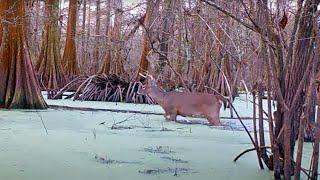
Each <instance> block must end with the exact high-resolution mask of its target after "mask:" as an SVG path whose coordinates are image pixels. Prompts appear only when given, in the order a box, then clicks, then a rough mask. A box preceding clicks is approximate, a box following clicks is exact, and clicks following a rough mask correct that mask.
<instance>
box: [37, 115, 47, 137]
mask: <svg viewBox="0 0 320 180" xmlns="http://www.w3.org/2000/svg"><path fill="white" fill-rule="evenodd" d="M38 116H39V117H40V119H41V123H42V126H43V128H44V129H45V131H46V134H47V135H49V133H48V129H47V127H46V125H45V124H44V121H43V119H42V116H41V115H40V114H38Z"/></svg>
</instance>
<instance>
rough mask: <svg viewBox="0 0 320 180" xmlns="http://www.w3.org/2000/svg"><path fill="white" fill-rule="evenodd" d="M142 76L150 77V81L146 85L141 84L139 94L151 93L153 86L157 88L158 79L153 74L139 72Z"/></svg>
mask: <svg viewBox="0 0 320 180" xmlns="http://www.w3.org/2000/svg"><path fill="white" fill-rule="evenodd" d="M139 75H140V76H142V77H144V78H147V79H148V83H147V84H145V85H141V86H140V88H139V89H138V92H137V93H138V94H142V95H147V94H150V93H151V91H152V88H156V87H157V84H156V80H155V79H154V78H153V77H152V76H151V75H148V74H146V75H143V74H141V73H140V74H139Z"/></svg>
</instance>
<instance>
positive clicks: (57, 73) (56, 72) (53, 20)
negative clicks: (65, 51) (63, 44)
mask: <svg viewBox="0 0 320 180" xmlns="http://www.w3.org/2000/svg"><path fill="white" fill-rule="evenodd" d="M45 3H46V22H45V27H44V32H43V36H42V45H41V51H40V56H39V59H38V61H37V64H36V71H37V73H38V75H39V78H40V82H41V84H43V85H44V87H45V88H46V89H50V90H57V89H59V88H61V87H62V86H64V85H65V77H64V74H63V68H62V65H61V61H60V52H59V30H58V18H59V14H58V8H59V0H47V1H46V2H45Z"/></svg>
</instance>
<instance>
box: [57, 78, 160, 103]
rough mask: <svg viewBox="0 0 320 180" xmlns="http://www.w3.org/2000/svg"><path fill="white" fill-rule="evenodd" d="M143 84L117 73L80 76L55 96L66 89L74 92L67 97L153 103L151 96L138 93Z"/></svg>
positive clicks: (86, 99) (59, 95) (58, 95)
mask: <svg viewBox="0 0 320 180" xmlns="http://www.w3.org/2000/svg"><path fill="white" fill-rule="evenodd" d="M141 85H142V84H141V83H140V82H128V81H126V80H125V79H123V78H121V77H119V76H116V75H105V74H99V75H93V76H79V77H77V78H75V79H73V80H72V81H71V82H70V83H68V84H67V85H66V86H65V87H63V88H62V89H61V90H60V91H59V92H58V93H57V94H56V95H55V96H54V97H53V98H54V99H56V98H58V97H61V95H62V94H63V93H64V92H66V91H73V92H74V93H72V94H71V95H68V96H67V98H73V99H74V100H85V101H111V102H126V103H148V104H153V103H154V102H153V100H152V99H151V98H150V97H148V96H145V95H142V94H138V90H139V89H140V87H141ZM75 87H76V88H75Z"/></svg>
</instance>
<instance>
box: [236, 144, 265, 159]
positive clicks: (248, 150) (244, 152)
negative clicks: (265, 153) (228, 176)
mask: <svg viewBox="0 0 320 180" xmlns="http://www.w3.org/2000/svg"><path fill="white" fill-rule="evenodd" d="M270 148H271V147H270V146H261V147H259V149H270ZM254 150H256V148H250V149H246V150H244V151H243V152H242V153H240V154H239V155H238V156H236V157H235V158H234V160H233V162H236V161H237V160H238V159H239V158H240V157H241V156H242V155H244V154H246V153H248V152H251V151H254Z"/></svg>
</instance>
